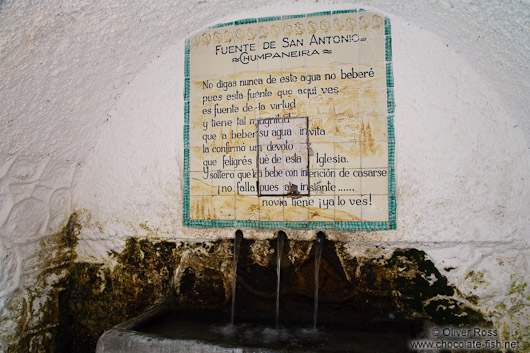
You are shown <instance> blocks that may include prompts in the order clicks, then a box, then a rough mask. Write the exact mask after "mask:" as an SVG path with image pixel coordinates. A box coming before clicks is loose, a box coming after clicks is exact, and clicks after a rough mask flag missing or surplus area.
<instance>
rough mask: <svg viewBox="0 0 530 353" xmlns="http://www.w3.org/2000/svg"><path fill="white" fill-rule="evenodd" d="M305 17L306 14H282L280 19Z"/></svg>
mask: <svg viewBox="0 0 530 353" xmlns="http://www.w3.org/2000/svg"><path fill="white" fill-rule="evenodd" d="M304 17H306V14H305V13H304V14H301V15H283V16H282V20H290V19H292V18H304Z"/></svg>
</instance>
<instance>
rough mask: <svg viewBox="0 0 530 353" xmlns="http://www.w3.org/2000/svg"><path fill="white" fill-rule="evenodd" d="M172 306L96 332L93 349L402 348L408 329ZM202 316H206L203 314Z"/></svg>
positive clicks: (162, 352) (258, 351) (136, 352)
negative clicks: (232, 318)
mask: <svg viewBox="0 0 530 353" xmlns="http://www.w3.org/2000/svg"><path fill="white" fill-rule="evenodd" d="M199 315H202V314H195V313H192V314H191V316H190V314H185V313H176V312H173V311H172V310H171V308H170V306H169V305H157V306H154V307H151V308H150V309H149V310H148V311H146V312H145V313H143V314H141V315H139V316H137V317H135V318H133V319H131V320H128V321H126V322H123V323H121V324H119V325H116V326H114V327H113V328H111V329H110V330H108V331H106V332H105V333H103V335H102V336H101V337H100V338H99V340H98V344H97V348H96V352H97V353H111V352H112V353H122V352H123V353H140V352H142V353H143V352H145V353H153V352H157V353H166V352H193V353H195V352H197V353H202V352H222V353H224V352H241V353H243V352H252V353H265V352H267V353H271V352H304V353H308V352H351V353H355V352H367V351H372V352H386V353H392V352H396V353H403V352H406V351H407V343H408V340H409V339H410V338H411V336H410V331H408V330H406V329H403V327H399V328H397V327H396V326H395V325H394V326H386V327H385V326H383V327H382V329H378V330H374V329H373V328H362V327H361V328H356V329H355V328H354V329H352V328H343V327H335V328H330V327H327V328H326V327H325V328H322V329H319V330H318V331H315V330H313V329H312V328H311V327H310V326H308V325H306V326H297V325H292V324H291V325H289V324H286V325H285V326H282V325H280V328H279V329H275V328H274V323H273V322H270V323H263V322H262V323H248V322H247V323H240V324H236V325H234V326H232V325H229V324H227V320H226V314H225V315H222V314H220V315H219V314H217V316H215V315H214V316H209V317H208V316H206V317H205V316H202V317H201V319H200V320H198V319H196V318H194V317H196V316H199ZM205 318H206V320H205Z"/></svg>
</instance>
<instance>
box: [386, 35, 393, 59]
mask: <svg viewBox="0 0 530 353" xmlns="http://www.w3.org/2000/svg"><path fill="white" fill-rule="evenodd" d="M385 61H387V62H388V61H392V36H391V35H386V36H385Z"/></svg>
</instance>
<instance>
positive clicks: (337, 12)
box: [331, 9, 357, 15]
mask: <svg viewBox="0 0 530 353" xmlns="http://www.w3.org/2000/svg"><path fill="white" fill-rule="evenodd" d="M344 13H357V9H353V10H337V11H332V12H331V14H332V15H340V14H344Z"/></svg>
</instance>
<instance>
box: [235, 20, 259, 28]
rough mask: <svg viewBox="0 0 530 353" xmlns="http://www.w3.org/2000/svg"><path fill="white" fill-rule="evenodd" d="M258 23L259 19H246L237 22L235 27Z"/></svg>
mask: <svg viewBox="0 0 530 353" xmlns="http://www.w3.org/2000/svg"><path fill="white" fill-rule="evenodd" d="M257 22H258V19H257V18H245V19H244V20H238V21H235V22H234V25H235V26H239V25H248V24H251V23H257Z"/></svg>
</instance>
